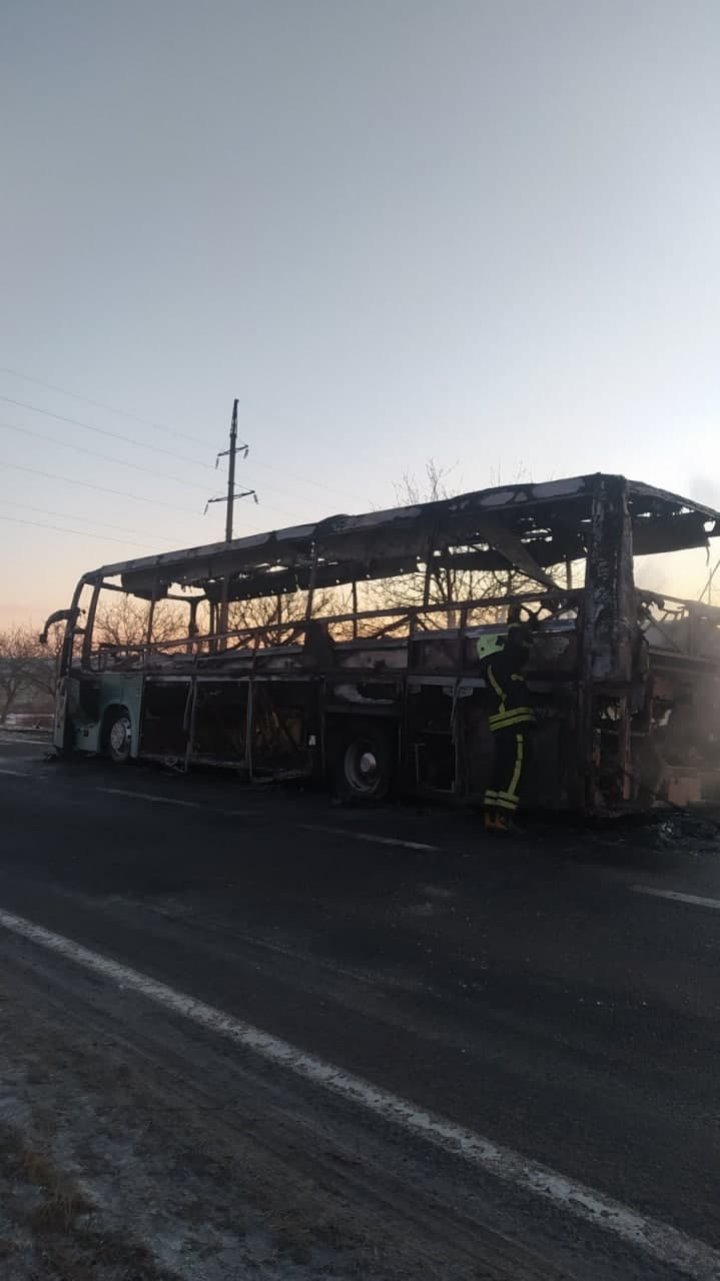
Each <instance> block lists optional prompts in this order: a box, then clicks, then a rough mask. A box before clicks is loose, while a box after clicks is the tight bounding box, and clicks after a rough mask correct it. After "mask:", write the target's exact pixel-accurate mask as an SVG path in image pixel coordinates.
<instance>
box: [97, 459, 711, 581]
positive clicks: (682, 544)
mask: <svg viewBox="0 0 720 1281" xmlns="http://www.w3.org/2000/svg"><path fill="white" fill-rule="evenodd" d="M610 490H612V492H613V493H618V492H621V493H622V494H623V496H624V501H625V502H626V503H627V509H628V514H629V517H630V521H631V526H632V531H633V553H634V554H635V555H649V554H654V553H663V552H670V551H679V550H684V549H687V548H692V547H700V546H707V544H708V540H709V539H710V538H712V537H717V536H720V513H718V512H717V511H715V510H714V509H713V508H711V507H707V506H705V505H704V504H701V503H697V502H695V501H693V500H691V499H687V498H683V497H681V496H680V495H678V494H674V493H671V492H669V491H666V490H663V489H658V488H655V487H654V486H651V485H647V484H645V483H643V482H641V481H633V480H626V479H625V477H622V476H613V475H608V474H605V473H601V472H598V473H595V474H593V475H587V476H577V477H570V478H567V479H561V480H553V481H547V482H544V483H541V484H532V483H529V482H521V483H518V484H514V485H501V486H496V487H493V488H490V489H482V490H475V491H471V492H468V493H463V494H457V495H455V496H453V497H450V498H444V499H439V500H436V501H432V502H423V503H416V504H412V505H409V506H405V507H402V506H401V507H394V508H389V509H387V510H383V511H372V512H366V513H362V514H360V515H336V516H330V517H327V518H325V519H324V520H320V521H317V522H315V523H311V524H305V525H296V526H289V527H287V528H283V529H277V530H270V531H267V532H264V533H258V534H251V535H249V536H246V537H244V538H236V539H233V540H232V541H231V542H224V541H223V542H215V543H209V544H206V545H203V546H198V547H190V548H185V549H182V550H179V551H172V552H161V553H158V554H157V555H154V556H145V557H140V558H135V559H132V560H127V561H121V562H117V563H115V564H111V565H105V566H102V567H101V568H99V569H97V570H94V571H91V572H90V573H87V574H85V575H84V576H83V579H82V581H83V582H86V583H98V582H102V581H103V580H105V579H110V578H117V577H120V579H121V581H122V585H123V589H124V590H126V591H128V592H130V593H133V594H136V595H140V596H147V595H148V594H153V595H155V596H156V597H157V596H158V595H163V594H165V593H166V592H167V589H168V587H169V586H170V584H173V583H174V584H179V585H181V586H184V587H193V588H202V589H203V590H204V591H205V592H206V594H207V596H208V598H209V599H219V595H220V586H219V584H220V582H221V581H222V580H223V579H226V578H228V579H230V580H231V583H230V587H229V589H228V588H226V591H227V596H226V599H230V600H242V599H251V598H255V597H262V596H270V595H278V594H281V593H284V592H288V591H293V590H302V589H304V588H308V587H311V586H312V587H321V586H330V585H332V586H335V585H340V584H344V583H350V582H353V581H362V580H363V579H380V578H391V577H397V576H400V575H405V574H409V573H414V572H420V571H421V570H422V568H423V566H424V565H425V564H427V561H428V559H429V558H435V559H434V564H435V565H437V566H443V567H444V566H448V567H453V568H459V569H463V568H464V569H477V570H505V571H507V570H508V568H515V569H519V570H520V572H521V573H523V574H524V575H525V576H526V577H529V578H531V579H535V581H538V582H540V583H542V584H543V585H544V586H546V587H552V586H554V584H553V582H552V580H551V579H550V577H549V576H548V574H547V573H546V572H545V571H546V567H548V566H550V565H557V564H562V563H563V562H566V561H571V560H577V559H581V558H584V557H585V555H586V552H587V535H588V530H589V527H590V526H591V523H592V515H593V511H594V509H595V506H596V504H597V502H598V501H600V502H602V501H603V496H604V495H606V494H607V493H608V492H610Z"/></svg>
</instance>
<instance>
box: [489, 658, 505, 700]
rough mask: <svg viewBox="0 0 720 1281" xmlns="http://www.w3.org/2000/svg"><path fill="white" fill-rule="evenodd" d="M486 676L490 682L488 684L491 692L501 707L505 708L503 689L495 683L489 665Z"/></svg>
mask: <svg viewBox="0 0 720 1281" xmlns="http://www.w3.org/2000/svg"><path fill="white" fill-rule="evenodd" d="M487 676H488V680H489V681H490V684H491V685H492V687H493V690H494V691H495V693H496V694H497V696H498V698H499V699H500V702H501V704H502V706H503V707H504V706H505V690H504V689H503V687H502V685H498V682H497V681H496V679H495V675H494V673H493V669H492V667H491V666H490V665H489V664H488V669H487Z"/></svg>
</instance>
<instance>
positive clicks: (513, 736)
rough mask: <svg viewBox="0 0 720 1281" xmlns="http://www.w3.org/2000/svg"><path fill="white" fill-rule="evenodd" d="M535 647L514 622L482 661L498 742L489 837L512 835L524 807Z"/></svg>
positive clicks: (488, 806)
mask: <svg viewBox="0 0 720 1281" xmlns="http://www.w3.org/2000/svg"><path fill="white" fill-rule="evenodd" d="M531 647H532V636H531V633H530V631H529V629H528V627H527V626H524V625H523V624H522V623H519V622H511V624H510V628H509V631H508V634H507V637H506V640H505V644H504V645H503V647H502V649H500V650H497V651H496V652H495V653H493V654H490V655H489V656H488V657H487V658H486V659H484V661H483V675H484V677H485V681H486V683H487V687H488V693H489V695H490V711H489V715H488V724H489V727H490V730H491V732H492V735H493V741H494V757H493V767H492V773H491V776H490V786H489V787H488V788H487V789H486V792H485V827H486V829H487V830H488V831H490V832H506V831H508V830H509V828H510V825H511V822H512V818H513V816H514V815H515V814H516V813H517V810H518V807H519V805H520V798H521V794H522V788H523V784H524V774H525V770H526V768H527V757H528V733H529V731H530V730H531V729H532V726H533V725H534V724H535V711H534V709H533V706H532V700H531V697H530V694H529V692H528V688H527V683H526V681H525V675H524V672H525V668H526V667H527V663H528V659H529V657H530V650H531Z"/></svg>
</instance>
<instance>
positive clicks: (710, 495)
mask: <svg viewBox="0 0 720 1281" xmlns="http://www.w3.org/2000/svg"><path fill="white" fill-rule="evenodd" d="M689 492H690V497H691V498H694V499H695V501H696V502H698V503H703V504H704V506H705V507H714V508H715V509H716V510H717V509H718V508H720V485H718V484H717V482H716V481H714V480H711V479H710V477H709V476H699V475H697V476H692V477H691V479H690V489H689Z"/></svg>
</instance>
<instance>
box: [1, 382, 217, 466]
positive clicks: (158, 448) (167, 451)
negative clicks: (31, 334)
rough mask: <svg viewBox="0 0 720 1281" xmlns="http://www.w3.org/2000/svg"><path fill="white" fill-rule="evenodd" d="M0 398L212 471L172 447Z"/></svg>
mask: <svg viewBox="0 0 720 1281" xmlns="http://www.w3.org/2000/svg"><path fill="white" fill-rule="evenodd" d="M0 400H4V401H5V402H6V403H7V404H8V405H15V406H16V407H18V408H20V409H29V410H30V411H31V412H32V413H33V414H43V415H44V416H45V418H56V419H57V421H58V422H60V423H70V424H71V425H72V426H73V427H82V429H83V431H92V432H96V433H97V434H98V435H99V436H111V437H112V438H113V439H114V440H122V441H124V442H125V443H126V444H128V443H129V444H131V445H135V446H136V447H137V448H138V449H149V450H151V451H152V453H154V454H164V455H165V457H167V458H174V459H175V460H176V462H180V463H189V464H190V465H191V467H206V468H207V469H208V471H214V468H213V467H211V466H210V464H209V463H203V462H200V461H199V460H198V459H197V458H186V457H185V456H184V455H183V454H177V453H176V452H175V450H174V449H162V448H161V446H160V445H148V444H146V442H145V441H144V440H136V439H135V438H134V436H126V435H125V434H124V432H119V431H109V430H108V429H107V428H106V427H94V426H93V425H92V424H91V423H83V422H81V421H80V419H79V418H68V417H67V416H66V415H65V414H55V413H53V411H52V410H51V409H41V408H40V407H39V405H31V404H29V403H28V402H27V401H26V400H13V398H12V396H3V395H1V394H0Z"/></svg>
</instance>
